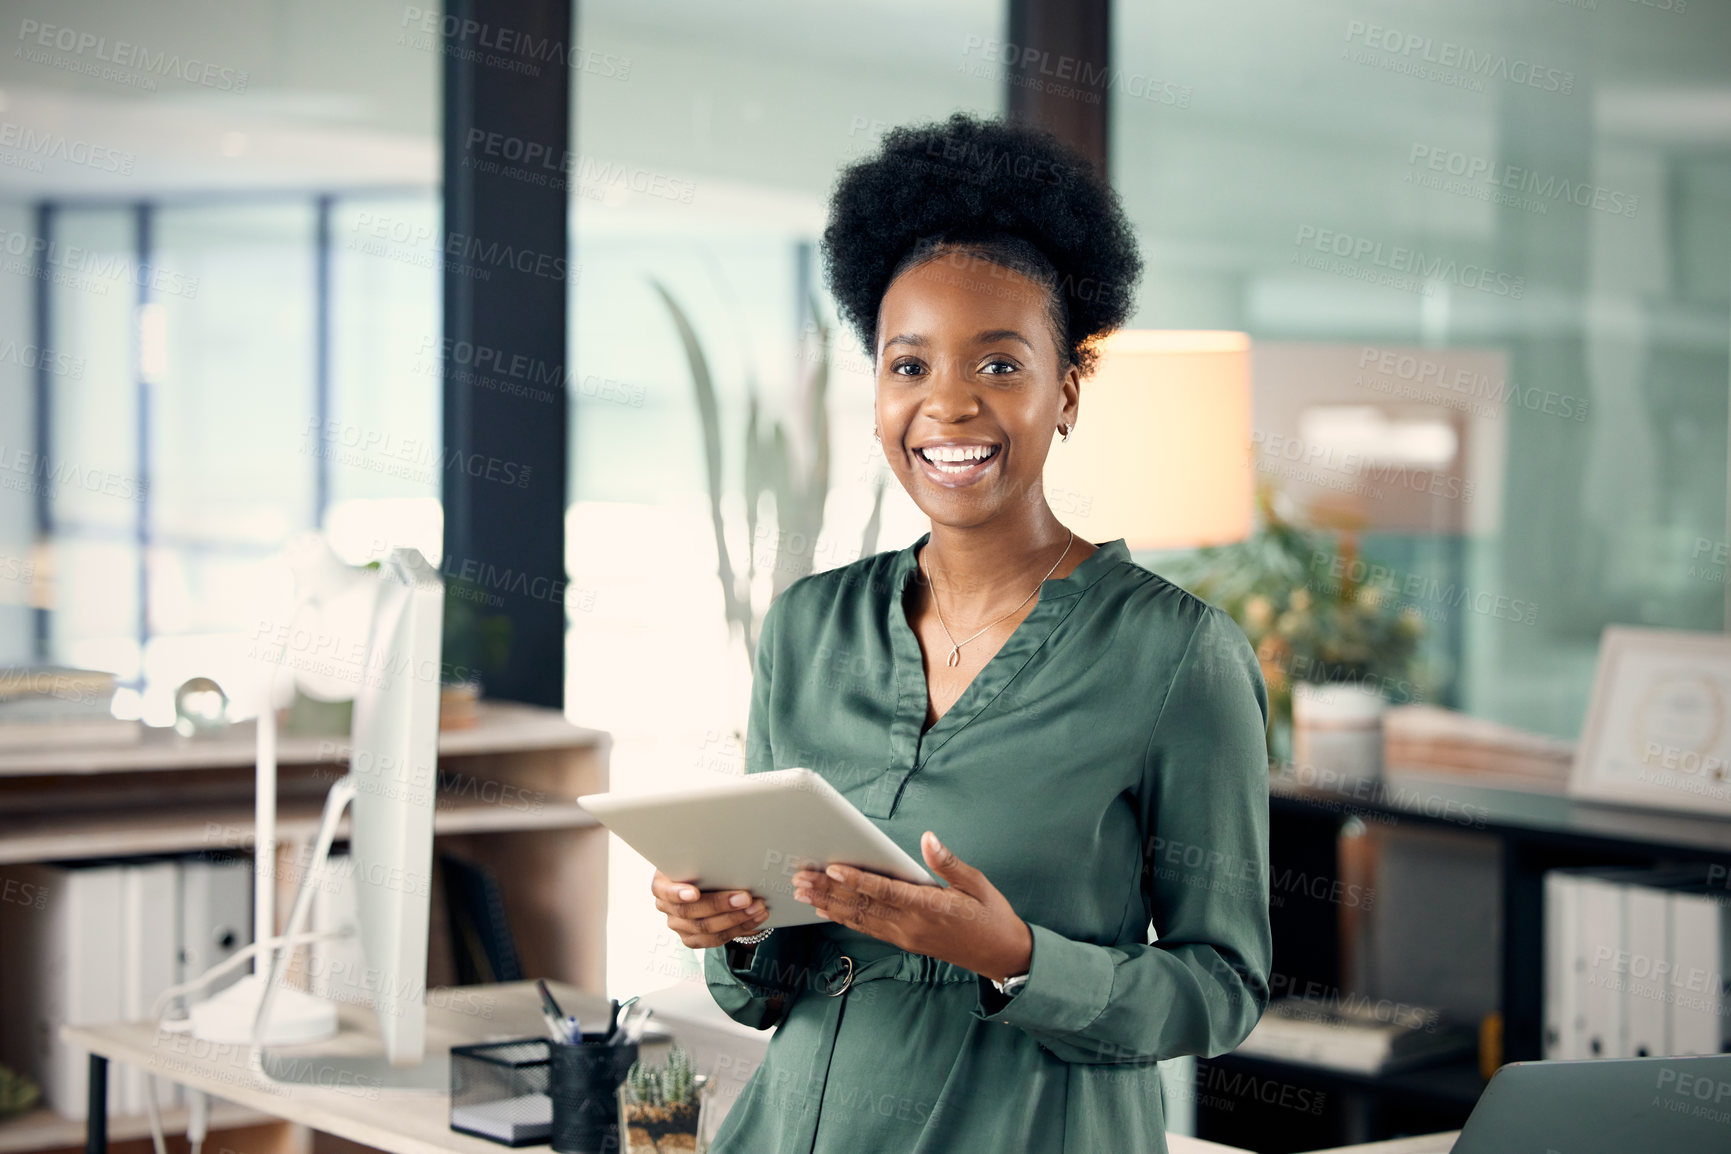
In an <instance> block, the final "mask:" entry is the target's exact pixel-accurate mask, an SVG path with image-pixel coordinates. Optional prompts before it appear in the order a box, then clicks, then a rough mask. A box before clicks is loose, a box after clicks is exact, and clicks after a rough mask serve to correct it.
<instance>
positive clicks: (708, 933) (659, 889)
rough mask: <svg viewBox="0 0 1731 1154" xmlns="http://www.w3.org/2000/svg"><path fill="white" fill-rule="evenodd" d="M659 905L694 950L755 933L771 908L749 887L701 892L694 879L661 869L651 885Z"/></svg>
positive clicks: (656, 903)
mask: <svg viewBox="0 0 1731 1154" xmlns="http://www.w3.org/2000/svg"><path fill="white" fill-rule="evenodd" d="M649 892H650V893H652V894H654V895H655V908H656V909H658V910H660V911H661V912H662V913H664V914H666V915H667V928H668V929H670V930H672V931H673V932H674V933H676V934H678V935H679V940H680V941H682V942H684V943H685V944H686V945H688V946H690V947H691V948H692V949H694V950H705V949H710V948H711V947H714V946H720V945H725V944H727V943H728V942H730V941H732V940H733V939H734V938H741V937H745V936H746V935H748V934H751V933H753V932H754V931H755V930H756V929H757V927H758V926H759V925H761V924H762V923H763V921H764V919H765V918H767V917H769V909H768V907H767V906H765V905H764V903H763V899H762V898H757V897H753V896H752V894H751V892H750V891H749V890H707V891H704V892H699V891H698V889H697V887H696V886H694V885H692V884H691V883H690V882H676V881H674V880H673V879H672V878H670V877H668V876H667V875H666V874H664V873H662V872H661V871H660V870H656V871H655V880H654V881H652V882H650V884H649Z"/></svg>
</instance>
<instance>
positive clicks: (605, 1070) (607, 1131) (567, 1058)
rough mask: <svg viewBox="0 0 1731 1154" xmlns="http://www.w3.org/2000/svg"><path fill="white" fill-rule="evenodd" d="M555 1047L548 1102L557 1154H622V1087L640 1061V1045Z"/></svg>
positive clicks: (595, 1040)
mask: <svg viewBox="0 0 1731 1154" xmlns="http://www.w3.org/2000/svg"><path fill="white" fill-rule="evenodd" d="M583 1038H584V1041H583V1044H582V1045H577V1046H570V1045H561V1044H558V1043H553V1044H551V1045H549V1047H548V1049H549V1050H550V1051H551V1053H552V1067H551V1071H550V1077H549V1079H548V1083H547V1096H548V1097H549V1098H551V1099H552V1101H553V1132H552V1137H551V1144H552V1147H553V1149H554V1150H555V1151H557V1152H558V1154H619V1150H620V1142H619V1083H621V1082H623V1081H624V1080H625V1074H626V1071H628V1070H630V1069H631V1064H632V1063H633V1062H635V1061H637V1043H636V1042H625V1043H622V1044H620V1045H617V1046H606V1045H602V1044H601V1035H599V1034H585V1035H584V1036H583Z"/></svg>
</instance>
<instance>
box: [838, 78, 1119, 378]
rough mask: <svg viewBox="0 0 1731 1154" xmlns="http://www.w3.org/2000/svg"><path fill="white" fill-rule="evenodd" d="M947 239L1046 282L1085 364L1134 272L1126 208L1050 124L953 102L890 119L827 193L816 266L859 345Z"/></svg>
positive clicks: (1067, 346)
mask: <svg viewBox="0 0 1731 1154" xmlns="http://www.w3.org/2000/svg"><path fill="white" fill-rule="evenodd" d="M954 251H961V252H966V253H970V254H972V255H974V256H977V257H981V258H984V259H986V260H988V261H991V262H992V263H995V264H999V265H1002V266H1005V267H1008V268H1011V269H1014V270H1015V271H1017V272H1020V273H1022V274H1023V275H1026V276H1028V277H1029V278H1030V279H1032V280H1034V281H1035V282H1036V283H1039V284H1042V285H1043V286H1044V287H1045V288H1046V290H1047V291H1048V292H1049V293H1050V294H1051V309H1050V313H1051V316H1052V320H1053V328H1054V331H1055V333H1056V334H1057V335H1058V337H1059V338H1060V339H1059V340H1058V351H1059V355H1060V358H1061V359H1065V360H1067V362H1068V364H1070V365H1074V366H1076V367H1077V368H1078V369H1079V370H1080V371H1081V372H1082V373H1083V374H1084V375H1086V374H1087V373H1088V372H1089V371H1090V370H1091V369H1092V368H1093V365H1094V360H1095V356H1096V352H1097V350H1096V347H1095V346H1096V342H1097V341H1098V339H1099V338H1101V337H1103V336H1104V335H1105V334H1107V333H1109V332H1111V331H1112V330H1113V329H1116V328H1118V327H1119V326H1121V325H1122V324H1123V323H1124V322H1125V321H1126V320H1127V319H1129V316H1130V313H1131V310H1132V307H1133V302H1134V297H1135V286H1136V281H1137V279H1138V277H1140V276H1141V273H1142V259H1141V257H1140V256H1139V255H1138V254H1137V251H1136V240H1135V237H1134V235H1133V234H1132V233H1131V230H1130V224H1129V221H1127V220H1126V219H1125V216H1124V209H1123V206H1122V205H1121V204H1120V203H1119V201H1118V197H1117V194H1116V193H1114V192H1113V190H1112V188H1111V186H1110V185H1108V184H1107V183H1106V182H1105V181H1104V180H1103V179H1101V178H1100V177H1099V176H1098V175H1097V174H1096V173H1095V172H1094V169H1093V167H1092V166H1091V165H1090V164H1089V163H1088V161H1086V160H1085V159H1083V158H1082V156H1081V155H1080V154H1078V153H1077V152H1075V151H1074V150H1072V149H1070V148H1068V147H1066V146H1065V145H1063V144H1061V143H1059V141H1058V140H1057V139H1056V138H1055V137H1053V136H1052V135H1051V134H1050V133H1048V132H1045V131H1042V130H1039V129H1034V128H1027V127H1021V126H1017V125H1012V124H1008V123H1005V122H1004V121H1001V120H981V119H977V118H975V117H972V116H968V115H966V114H963V113H959V112H958V113H956V114H955V115H953V116H951V117H950V118H949V120H948V121H947V122H936V123H932V124H923V125H909V126H903V127H900V128H893V129H891V130H890V131H889V132H887V133H886V134H885V135H884V138H883V142H882V147H881V149H880V150H879V151H878V152H877V153H876V154H875V155H873V156H869V157H866V158H865V159H863V160H860V161H858V162H856V163H854V164H851V165H849V166H847V167H846V168H844V169H843V170H842V173H841V177H840V179H839V180H838V181H837V183H836V187H835V191H834V193H833V194H831V196H830V202H829V223H828V225H827V226H826V227H825V229H824V233H823V255H824V274H825V276H826V277H827V278H828V281H829V286H830V291H831V292H832V293H834V295H835V299H836V304H837V307H838V309H839V310H840V312H841V315H842V319H843V320H845V321H846V322H847V323H848V324H849V325H851V326H852V327H853V329H854V331H855V332H856V333H858V334H859V337H860V343H861V345H862V346H863V347H865V348H867V349H874V348H875V347H876V341H877V324H878V307H879V305H880V303H881V302H882V300H883V296H884V293H885V291H886V290H888V288H889V286H890V283H891V282H892V281H893V280H894V279H895V278H896V277H897V276H899V275H900V274H901V273H902V272H903V271H905V270H906V269H908V268H910V267H912V266H913V265H915V264H919V263H922V262H923V261H924V260H927V259H930V258H933V257H936V256H939V255H941V254H943V253H945V252H954Z"/></svg>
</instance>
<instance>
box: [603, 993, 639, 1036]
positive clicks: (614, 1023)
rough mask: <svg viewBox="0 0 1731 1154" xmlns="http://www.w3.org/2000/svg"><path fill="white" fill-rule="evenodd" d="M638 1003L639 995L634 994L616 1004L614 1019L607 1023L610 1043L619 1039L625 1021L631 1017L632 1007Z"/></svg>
mask: <svg viewBox="0 0 1731 1154" xmlns="http://www.w3.org/2000/svg"><path fill="white" fill-rule="evenodd" d="M636 1002H637V995H636V994H632V995H631V996H630V997H629V998H626V999H625V1000H624V1001H623V1002H615V1003H614V1007H613V1017H612V1018H610V1019H608V1023H607V1040H608V1041H609V1042H611V1041H612V1040H613V1039H614V1038H616V1037H618V1036H619V1031H620V1030H622V1029H624V1028H625V1019H626V1018H628V1017H629V1016H630V1015H631V1007H632V1006H633V1005H635V1004H636Z"/></svg>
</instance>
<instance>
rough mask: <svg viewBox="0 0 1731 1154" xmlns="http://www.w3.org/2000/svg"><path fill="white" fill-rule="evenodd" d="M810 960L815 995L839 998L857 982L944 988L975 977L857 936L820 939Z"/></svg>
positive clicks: (973, 974) (961, 970) (936, 961)
mask: <svg viewBox="0 0 1731 1154" xmlns="http://www.w3.org/2000/svg"><path fill="white" fill-rule="evenodd" d="M815 955H816V956H815V957H814V958H813V967H812V968H813V970H814V972H815V977H816V981H815V982H814V983H813V986H814V988H815V989H816V991H817V992H818V993H822V994H827V995H829V996H830V997H832V998H833V997H839V996H840V995H842V994H844V993H846V992H847V990H848V989H849V988H851V987H853V986H857V985H859V984H860V983H861V982H871V981H878V980H881V979H885V978H889V979H892V980H894V981H900V982H919V983H922V984H925V985H948V984H950V983H953V982H972V981H974V980H975V979H976V978H977V977H978V975H976V974H975V973H974V972H973V971H972V970H964V969H962V968H961V967H960V966H957V965H954V964H952V963H950V962H940V961H939V960H938V959H936V958H928V957H926V956H925V955H924V954H911V953H909V952H908V951H906V950H904V949H902V948H901V947H900V946H895V945H891V944H890V943H889V942H885V941H881V940H879V939H877V938H868V937H865V936H863V935H862V936H860V937H858V938H856V939H854V940H850V941H841V942H838V941H836V940H834V939H833V938H821V939H819V941H818V943H817V947H816V950H815Z"/></svg>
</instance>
